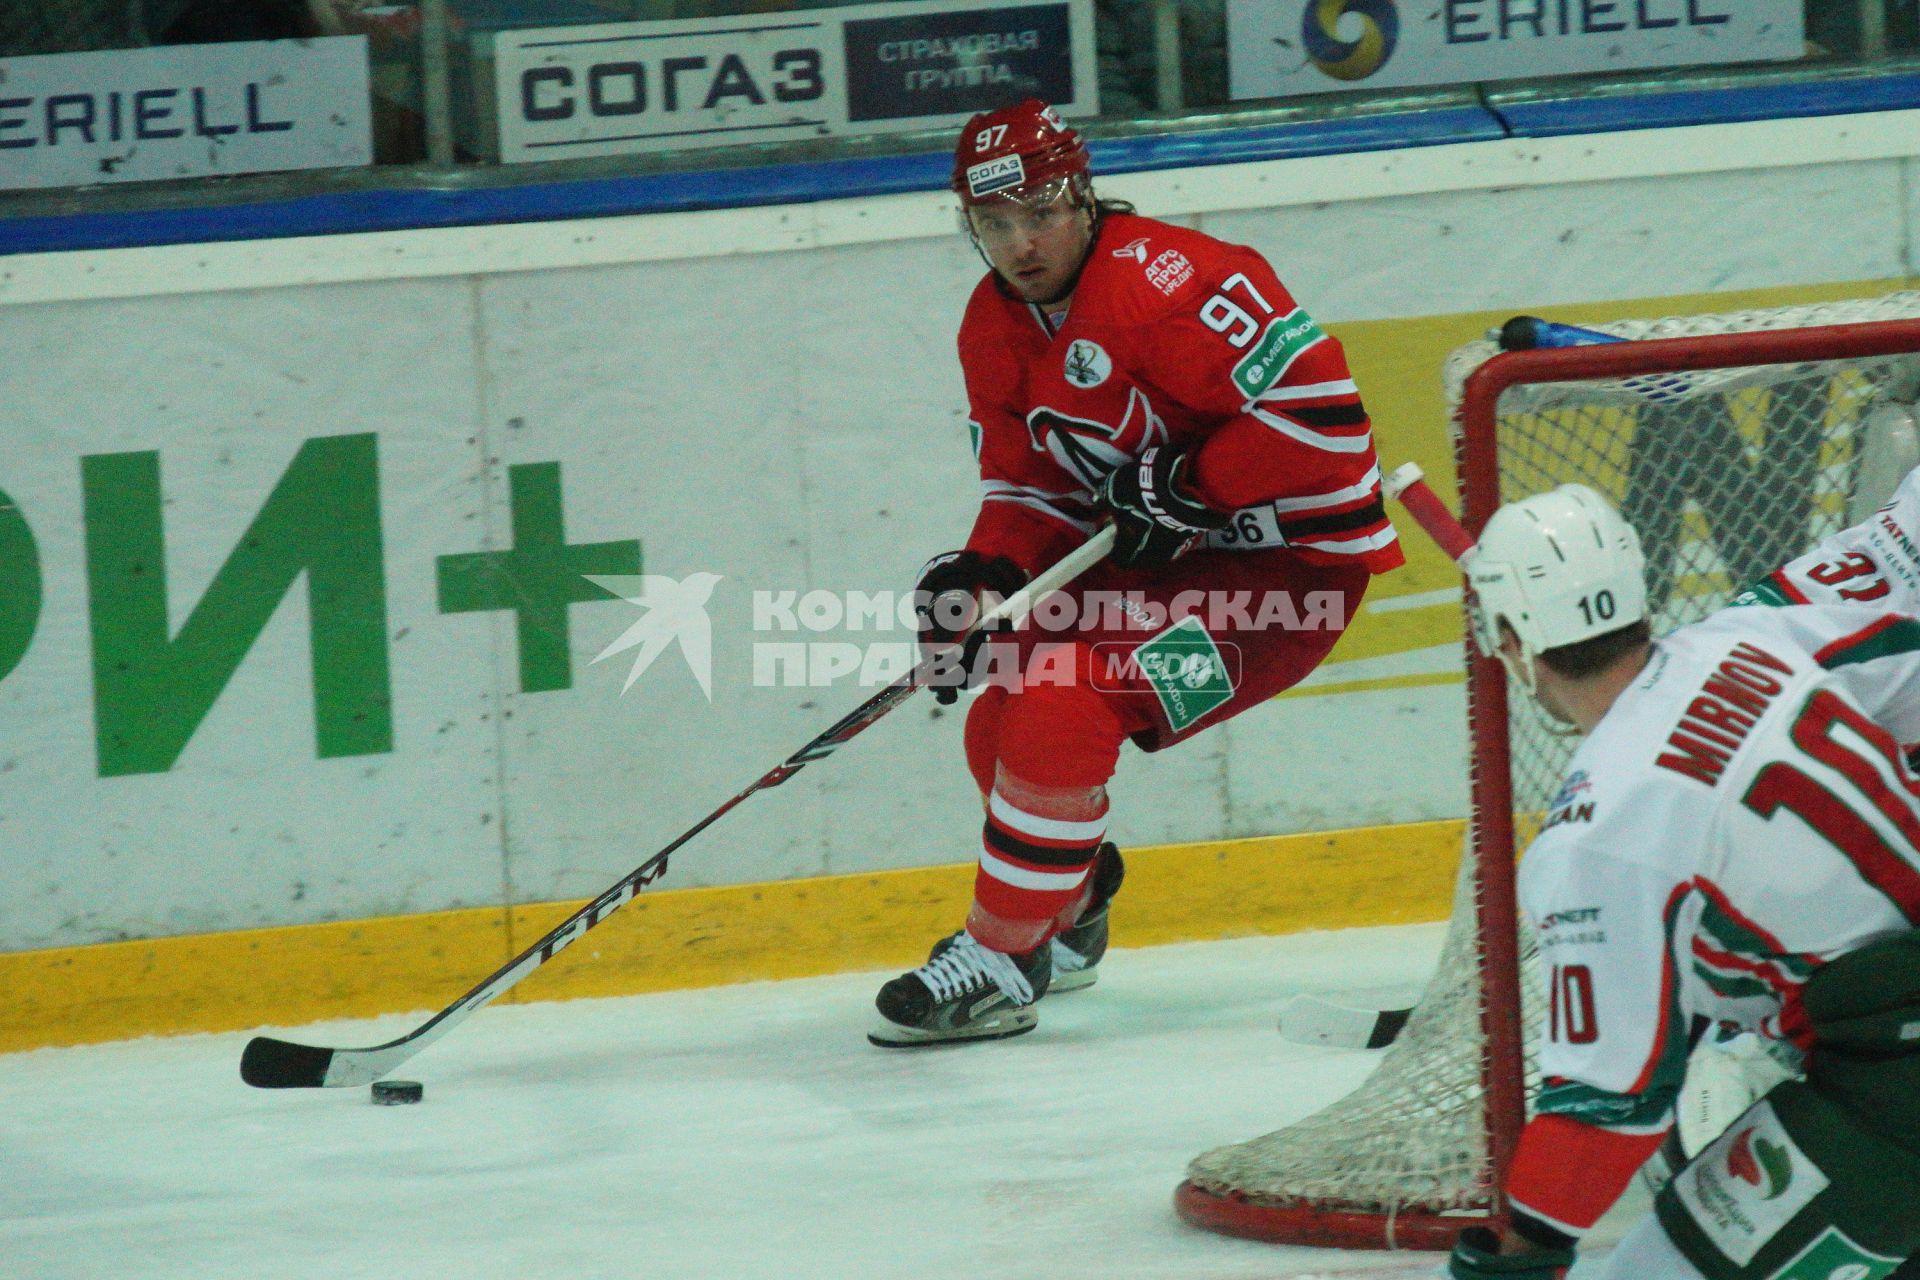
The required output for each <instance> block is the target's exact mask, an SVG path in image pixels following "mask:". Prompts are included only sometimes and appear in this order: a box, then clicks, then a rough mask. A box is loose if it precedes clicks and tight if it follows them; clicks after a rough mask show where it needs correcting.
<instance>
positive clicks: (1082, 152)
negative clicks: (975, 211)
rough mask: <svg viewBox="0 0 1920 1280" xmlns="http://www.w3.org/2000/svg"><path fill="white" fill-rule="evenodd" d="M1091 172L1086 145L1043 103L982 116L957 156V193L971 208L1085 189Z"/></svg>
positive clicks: (964, 135)
mask: <svg viewBox="0 0 1920 1280" xmlns="http://www.w3.org/2000/svg"><path fill="white" fill-rule="evenodd" d="M1087 173H1088V164H1087V145H1086V143H1084V142H1082V141H1081V139H1080V135H1079V133H1078V132H1077V131H1075V130H1073V129H1069V128H1068V127H1067V125H1066V123H1065V122H1064V121H1062V120H1061V119H1060V116H1059V114H1058V113H1057V112H1055V111H1054V109H1053V108H1052V107H1050V106H1048V105H1047V104H1046V103H1044V102H1042V101H1040V100H1039V99H1038V98H1028V99H1027V100H1026V101H1025V102H1020V103H1016V104H1014V105H1013V106H1011V107H1002V108H1000V109H999V110H998V111H983V112H981V113H980V114H979V115H977V116H975V117H974V118H973V119H971V120H969V121H967V124H966V128H964V129H962V130H961V131H960V142H959V145H958V146H956V147H955V148H954V151H953V189H954V191H955V192H956V193H957V194H958V195H959V197H960V203H961V204H963V205H966V206H968V207H972V206H974V205H978V204H983V203H985V202H987V201H988V200H991V199H994V198H996V197H1002V198H1004V197H1007V196H1018V195H1021V194H1023V193H1026V192H1028V191H1029V190H1030V189H1033V188H1038V187H1043V186H1045V187H1052V186H1053V184H1055V183H1062V182H1065V183H1068V184H1070V185H1078V186H1084V185H1085V183H1086V181H1087ZM1075 179H1078V182H1074V181H1073V180H1075Z"/></svg>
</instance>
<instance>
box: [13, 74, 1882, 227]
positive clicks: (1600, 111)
mask: <svg viewBox="0 0 1920 1280" xmlns="http://www.w3.org/2000/svg"><path fill="white" fill-rule="evenodd" d="M1913 107H1920V74H1912V73H1901V74H1894V75H1885V76H1862V77H1856V78H1849V79H1842V80H1829V81H1814V82H1799V83H1791V84H1772V85H1766V86H1758V87H1732V88H1725V89H1710V90H1683V91H1675V92H1668V93H1644V94H1632V95H1626V96H1619V97H1605V98H1581V99H1567V100H1559V101H1552V102H1502V101H1500V100H1499V98H1498V96H1497V95H1495V96H1494V97H1493V99H1492V100H1491V104H1490V105H1489V106H1488V107H1486V108H1481V107H1465V106H1448V107H1438V108H1434V109H1430V110H1424V111H1407V112H1397V113H1390V114H1381V115H1373V116H1360V117H1354V118H1348V119H1333V120H1313V121H1304V122H1299V123H1290V124H1270V125H1255V126H1249V127H1245V128H1237V129H1220V130H1211V131H1208V132H1204V133H1184V134H1159V135H1153V136H1143V137H1136V138H1117V139H1107V140H1103V141H1099V142H1095V143H1094V144H1093V146H1092V151H1093V158H1094V166H1095V170H1096V172H1099V173H1108V174H1111V173H1137V172H1143V171H1147V170H1154V169H1169V168H1187V167H1195V166H1201V165H1217V164H1240V163H1247V162H1252V161H1260V160H1281V159H1289V158H1294V157H1299V156H1316V155H1335V154H1345V153H1357V152H1367V151H1380V150H1391V149H1399V148H1405V147H1421V146H1436V145H1440V144H1444V143H1453V142H1475V141H1487V140H1492V139H1498V138H1501V137H1509V136H1511V137H1554V136H1561V135H1566V134H1578V133H1602V132H1612V131H1617V130H1626V129H1651V128H1664V127H1670V126H1675V125H1688V124H1718V123H1729V122H1735V121H1745V120H1761V119H1776V118H1781V117H1793V116H1822V115H1836V114H1846V113H1854V112H1865V111H1896V110H1905V109H1908V108H1913ZM948 163H949V162H948V159H947V157H946V156H945V155H944V154H932V155H929V154H920V155H904V156H882V157H871V158H864V159H848V160H827V161H818V162H810V163H794V164H775V165H764V166H758V167H754V168H737V169H711V170H703V171H700V172H685V173H666V174H654V175H649V176H645V177H614V178H596V179H589V180H571V181H563V182H538V183H528V184H523V185H514V186H499V187H478V188H464V189H460V190H415V189H406V188H391V189H377V190H367V191H354V192H334V193H327V194H319V195H305V196H291V197H287V198H285V199H274V200H265V201H257V202H251V203H245V204H231V205H221V206H218V207H210V208H192V209H144V210H135V211H126V212H115V213H80V214H63V215H57V216H40V217H11V218H9V217H0V254H15V253H43V252H52V251H61V250H73V249H114V248H127V247H131V246H138V245H163V244H201V243H209V242H215V241H222V240H255V239H272V238H279V237H287V236H312V235H334V234H341V233H346V232H366V231H395V230H404V229H411V228H419V227H451V226H474V225H485V224H490V223H503V222H540V221H549V220H553V219H563V218H596V217H609V216H616V215H622V214H637V213H663V212H671V211H685V210H695V209H726V208H740V207H743V206H749V205H767V204H797V203H806V202H809V201H814V200H824V199H840V198H845V197H849V196H877V195H893V194H897V193H900V192H906V191H934V190H939V189H940V188H942V187H944V186H945V185H946V181H947V176H948Z"/></svg>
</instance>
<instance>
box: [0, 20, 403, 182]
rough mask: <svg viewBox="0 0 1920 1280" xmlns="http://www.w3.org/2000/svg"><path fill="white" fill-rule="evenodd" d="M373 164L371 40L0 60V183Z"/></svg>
mask: <svg viewBox="0 0 1920 1280" xmlns="http://www.w3.org/2000/svg"><path fill="white" fill-rule="evenodd" d="M371 163H373V131H372V123H371V108H370V107H369V104H368V98H367V40H366V37H365V36H334V37H329V38H326V39H318V40H270V41H268V40H261V41H240V42H236V43H233V44H197V45H172V46H167V47H163V48H152V49H107V50H102V51H100V52H97V53H56V54H46V55H42V56H39V57H31V58H5V57H0V188H10V189H16V190H17V189H23V188H29V187H72V186H84V185H87V184H90V183H96V182H141V181H152V180H154V179H159V178H197V177H206V176H210V175H215V174H233V173H264V172H268V171H273V170H282V169H324V168H332V167H337V166H343V165H363V164H371Z"/></svg>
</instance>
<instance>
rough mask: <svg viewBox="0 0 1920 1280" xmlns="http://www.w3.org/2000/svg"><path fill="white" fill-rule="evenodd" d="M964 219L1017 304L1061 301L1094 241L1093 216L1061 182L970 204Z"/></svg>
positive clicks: (1069, 289)
mask: <svg viewBox="0 0 1920 1280" xmlns="http://www.w3.org/2000/svg"><path fill="white" fill-rule="evenodd" d="M967 219H968V222H969V224H970V225H971V227H972V228H973V235H974V238H975V239H976V240H978V241H979V243H980V249H981V251H982V252H983V253H985V254H986V255H987V261H988V262H990V263H992V264H993V269H994V270H995V271H997V272H999V273H1000V278H1001V279H1002V280H1005V281H1006V282H1007V285H1008V287H1010V288H1011V289H1012V290H1013V291H1014V292H1015V293H1017V294H1019V295H1020V297H1021V298H1022V299H1024V300H1025V301H1027V302H1033V303H1038V304H1041V305H1043V306H1044V305H1051V304H1053V303H1058V302H1064V301H1065V300H1066V297H1067V294H1068V293H1069V292H1070V291H1071V289H1072V285H1073V278H1074V272H1076V271H1078V270H1079V269H1080V263H1081V261H1082V260H1083V259H1084V258H1085V257H1086V256H1087V245H1088V243H1089V242H1090V241H1091V240H1092V238H1093V215H1092V212H1091V211H1090V210H1089V209H1088V208H1087V207H1086V206H1085V205H1083V204H1081V203H1080V202H1079V201H1078V200H1077V199H1076V198H1075V196H1074V193H1073V192H1072V191H1071V190H1070V189H1069V187H1068V185H1067V183H1066V182H1064V181H1061V182H1052V183H1048V184H1047V185H1046V186H1044V187H1041V188H1038V189H1036V190H1034V191H1029V192H1022V193H1020V194H1019V195H1014V196H1009V197H1007V198H1004V199H997V200H993V201H990V202H988V203H986V204H980V205H974V206H973V207H972V208H970V209H968V210H967Z"/></svg>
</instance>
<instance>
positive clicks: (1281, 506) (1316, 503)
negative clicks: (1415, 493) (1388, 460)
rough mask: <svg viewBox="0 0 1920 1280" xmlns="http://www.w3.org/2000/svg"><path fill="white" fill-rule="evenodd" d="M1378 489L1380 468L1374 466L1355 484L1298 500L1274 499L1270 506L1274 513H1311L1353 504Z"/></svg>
mask: <svg viewBox="0 0 1920 1280" xmlns="http://www.w3.org/2000/svg"><path fill="white" fill-rule="evenodd" d="M1379 487H1380V468H1379V466H1378V465H1377V464H1376V465H1374V466H1371V467H1368V468H1367V474H1365V475H1364V476H1361V477H1360V480H1359V482H1358V483H1357V484H1350V485H1347V486H1346V487H1345V488H1343V489H1331V490H1328V491H1327V492H1326V493H1309V494H1305V495H1303V496H1301V497H1298V498H1275V499H1274V500H1273V503H1272V506H1273V509H1274V510H1275V511H1281V512H1287V511H1313V510H1316V509H1318V508H1320V507H1333V506H1338V505H1340V504H1341V503H1343V502H1353V501H1355V500H1356V499H1359V498H1364V497H1366V496H1367V495H1368V494H1370V493H1372V492H1373V491H1374V490H1375V489H1378V488H1379Z"/></svg>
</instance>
